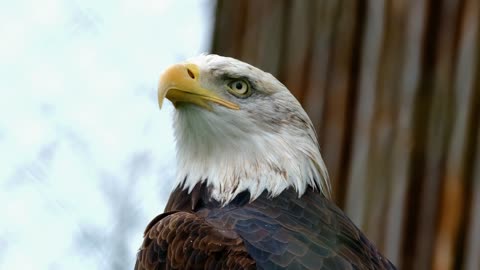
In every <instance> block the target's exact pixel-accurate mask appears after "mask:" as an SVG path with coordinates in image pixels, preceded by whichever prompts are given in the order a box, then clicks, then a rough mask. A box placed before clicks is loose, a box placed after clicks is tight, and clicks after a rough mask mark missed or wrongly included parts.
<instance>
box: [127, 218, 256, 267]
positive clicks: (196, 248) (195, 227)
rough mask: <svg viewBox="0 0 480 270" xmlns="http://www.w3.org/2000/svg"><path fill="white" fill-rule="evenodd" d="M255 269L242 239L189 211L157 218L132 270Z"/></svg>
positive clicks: (146, 235) (146, 231)
mask: <svg viewBox="0 0 480 270" xmlns="http://www.w3.org/2000/svg"><path fill="white" fill-rule="evenodd" d="M160 269H238V270H240V269H256V268H255V262H254V261H253V259H252V258H251V257H250V256H249V255H248V253H247V251H246V249H245V245H244V244H243V240H242V239H241V238H240V237H239V236H238V234H237V233H235V232H234V231H232V230H228V229H223V228H218V227H215V226H212V225H211V224H209V223H208V222H207V221H206V220H205V218H204V217H202V216H199V215H196V214H194V213H189V212H169V213H164V214H161V215H159V216H157V217H156V218H155V219H154V220H152V222H150V224H149V225H148V226H147V229H146V230H145V237H144V242H143V244H142V246H141V248H140V250H139V252H138V254H137V262H136V264H135V270H160Z"/></svg>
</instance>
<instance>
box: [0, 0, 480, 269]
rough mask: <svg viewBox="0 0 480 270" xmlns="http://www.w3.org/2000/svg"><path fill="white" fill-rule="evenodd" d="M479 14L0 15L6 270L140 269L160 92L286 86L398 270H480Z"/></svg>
mask: <svg viewBox="0 0 480 270" xmlns="http://www.w3.org/2000/svg"><path fill="white" fill-rule="evenodd" d="M479 27H480V1H478V0H440V1H435V0H391V1H384V0H358V1H352V0H310V1H308V0H261V1H255V0H248V1H247V0H245V1H228V0H218V1H212V0H202V1H194V0H179V1H174V0H170V1H160V0H156V1H153V0H149V1H133V0H122V1H102V2H98V1H75V0H48V1H41V2H40V1H36V2H35V1H28V0H27V1H25V0H24V1H10V2H6V1H3V2H2V3H0V36H1V37H2V42H1V43H0V57H1V58H0V59H1V61H0V76H1V79H0V112H1V114H0V153H1V154H0V269H132V268H133V264H134V259H135V253H136V249H137V248H138V246H139V245H140V243H141V240H142V239H141V235H142V232H143V229H144V228H145V226H146V224H147V223H148V222H149V221H150V219H151V218H153V217H154V216H155V215H156V214H158V213H160V212H161V211H162V210H163V207H164V205H165V201H166V199H167V197H168V194H169V192H170V189H171V186H172V181H173V178H174V175H175V155H174V153H175V150H174V138H173V134H172V130H171V113H172V106H170V104H169V103H168V104H165V105H166V106H165V109H162V111H158V108H157V104H156V81H157V79H158V75H159V74H160V72H161V71H162V70H163V69H164V68H165V67H166V66H168V65H170V64H172V63H175V62H178V61H182V60H184V59H185V58H188V57H191V56H194V55H197V54H199V53H201V52H213V53H218V54H222V55H226V56H232V57H236V58H239V59H241V60H244V61H247V62H249V63H251V64H253V65H256V66H258V67H260V68H262V69H264V70H265V71H268V72H270V73H272V74H273V75H275V76H276V77H277V78H279V79H280V80H281V81H282V82H283V83H284V84H285V85H286V86H287V87H288V88H289V89H290V90H291V91H292V92H293V93H294V95H295V96H296V97H297V98H298V99H299V100H300V101H301V102H302V103H303V105H304V107H305V109H306V111H307V113H308V114H309V115H310V117H311V119H312V121H313V122H314V124H315V126H316V129H317V132H318V137H319V141H320V145H321V151H322V154H323V157H324V159H325V161H326V163H327V167H328V169H329V172H330V176H331V180H332V183H333V189H334V200H335V201H336V203H337V204H338V205H339V206H340V207H342V208H343V209H344V210H345V212H346V213H347V214H348V215H349V216H350V217H351V218H352V220H353V221H354V222H355V223H356V224H357V225H358V226H359V227H360V228H361V229H362V230H363V231H364V232H365V233H366V234H367V235H368V237H369V238H370V239H371V240H372V241H373V242H375V243H376V245H377V246H378V248H379V249H380V250H381V251H382V252H383V253H384V254H385V255H387V256H388V257H389V258H390V259H391V260H392V262H394V263H395V264H396V265H397V266H398V267H399V269H468V270H478V269H480V66H479V64H480V29H479Z"/></svg>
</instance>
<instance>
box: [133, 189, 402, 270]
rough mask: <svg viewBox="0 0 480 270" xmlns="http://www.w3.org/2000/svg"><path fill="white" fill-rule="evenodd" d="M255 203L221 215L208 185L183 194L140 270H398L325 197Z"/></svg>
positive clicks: (147, 245) (154, 232) (286, 196)
mask: <svg viewBox="0 0 480 270" xmlns="http://www.w3.org/2000/svg"><path fill="white" fill-rule="evenodd" d="M249 199H250V197H249V194H248V192H244V193H241V194H240V195H239V196H238V197H237V198H236V199H235V200H234V201H232V202H231V203H230V204H229V205H227V206H225V207H220V205H219V204H218V203H217V202H215V201H211V200H210V199H209V191H208V189H207V188H206V187H205V185H202V184H198V185H197V186H196V187H195V188H194V189H193V191H192V192H191V193H190V194H188V193H187V192H186V191H183V190H182V189H181V188H177V189H176V190H175V191H174V192H173V193H172V195H171V197H170V200H169V202H168V204H167V207H166V209H165V210H166V213H164V214H161V215H159V216H158V217H157V218H155V219H154V220H153V221H152V222H151V223H150V225H149V226H148V227H147V229H146V232H145V240H144V243H143V245H142V247H141V248H140V251H139V253H138V258H137V263H136V266H135V270H157V269H395V268H394V266H393V265H392V264H391V263H390V262H389V261H388V260H387V259H386V258H384V257H383V256H382V255H381V254H380V253H379V252H378V251H377V250H376V248H375V247H374V246H373V245H372V244H371V243H370V242H369V241H368V240H367V239H366V238H365V237H364V235H363V234H362V233H361V232H360V231H359V230H358V229H357V227H356V226H355V225H354V224H353V223H352V222H351V221H350V220H349V219H348V218H347V217H346V216H345V215H344V213H343V212H342V211H341V210H340V209H338V208H337V207H336V206H335V205H334V204H333V203H331V202H330V201H329V200H328V199H326V198H325V197H324V196H323V195H321V193H318V192H315V191H313V190H311V189H310V190H308V191H307V192H306V193H305V194H304V195H303V196H302V197H301V198H298V196H297V194H296V192H295V191H293V190H291V189H289V190H286V191H284V193H282V194H281V195H280V196H277V197H275V198H269V197H268V195H267V194H266V193H264V194H262V195H261V196H260V197H259V198H258V199H256V200H255V201H253V202H249Z"/></svg>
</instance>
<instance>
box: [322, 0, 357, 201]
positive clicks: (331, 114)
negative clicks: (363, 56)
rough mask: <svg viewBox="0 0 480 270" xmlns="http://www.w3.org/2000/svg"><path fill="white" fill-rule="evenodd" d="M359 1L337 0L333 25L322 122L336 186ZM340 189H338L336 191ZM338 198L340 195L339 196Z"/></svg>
mask: <svg viewBox="0 0 480 270" xmlns="http://www.w3.org/2000/svg"><path fill="white" fill-rule="evenodd" d="M358 3H359V2H358V1H349V0H346V1H338V5H339V6H338V18H337V19H336V21H335V24H334V25H332V26H333V33H334V34H333V35H332V46H331V52H330V64H329V67H328V68H329V70H328V71H327V77H326V79H327V91H326V95H325V96H324V106H325V108H324V109H325V111H324V118H323V121H322V124H321V133H322V137H321V140H320V144H321V145H322V149H323V151H322V153H323V157H324V160H325V163H326V164H327V167H328V172H329V174H330V178H331V180H332V184H333V187H334V189H339V187H338V186H336V184H337V183H338V181H339V177H340V175H341V174H342V170H343V168H342V167H341V166H342V165H343V164H342V163H343V162H342V161H343V159H344V158H345V157H344V155H345V153H344V148H345V147H346V144H345V141H346V136H349V134H346V130H347V127H348V126H349V125H350V123H347V120H348V115H349V113H350V111H349V110H350V106H351V104H350V99H349V97H350V95H351V94H352V93H351V89H352V88H353V87H352V81H351V80H352V76H351V72H352V69H351V65H352V57H353V50H354V49H353V48H354V39H355V30H356V23H355V22H357V8H358ZM337 193H338V192H337ZM337 198H338V196H337Z"/></svg>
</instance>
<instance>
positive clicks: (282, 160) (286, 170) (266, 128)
mask: <svg viewBox="0 0 480 270" xmlns="http://www.w3.org/2000/svg"><path fill="white" fill-rule="evenodd" d="M188 62H189V63H193V64H196V65H197V66H198V67H199V70H200V74H199V82H200V84H201V85H202V87H204V88H206V89H208V90H211V91H213V92H215V93H216V94H217V95H219V96H220V97H222V98H224V99H226V100H229V101H232V102H234V103H236V104H238V105H239V106H240V109H239V110H232V109H229V108H226V107H224V106H221V105H218V104H211V105H212V110H211V111H209V110H207V109H205V108H202V107H199V106H197V105H194V104H182V106H178V107H177V110H175V119H174V130H175V136H176V144H177V158H178V172H177V185H176V186H179V185H181V186H183V187H184V188H185V189H189V191H191V190H192V189H193V187H194V186H195V185H196V184H198V183H199V182H205V181H206V182H207V185H208V186H209V187H210V190H211V195H212V197H213V198H214V199H216V200H217V201H219V202H221V203H222V204H226V203H228V202H230V201H231V200H232V199H233V198H235V196H236V195H238V194H239V193H240V192H242V191H246V190H248V191H249V192H250V195H251V200H254V199H256V198H257V197H258V196H259V195H260V194H261V193H262V192H264V191H267V192H268V193H269V195H270V196H272V197H274V196H277V195H279V194H280V193H281V192H282V191H283V190H285V189H287V188H294V189H295V190H296V191H297V192H298V195H299V196H301V195H302V194H303V193H304V192H305V190H306V189H307V187H308V186H311V187H313V188H314V189H320V191H321V192H322V193H323V194H324V195H325V196H327V197H328V196H329V193H330V185H329V180H328V174H327V170H326V167H325V164H324V162H323V160H322V157H321V155H320V152H319V148H318V143H317V139H316V135H315V131H314V128H313V125H312V123H311V121H310V119H309V118H308V116H307V114H306V113H305V111H304V110H303V108H302V106H301V105H300V103H299V102H298V101H297V100H296V99H295V97H294V96H293V95H292V94H291V93H290V91H288V89H287V88H286V87H285V86H284V85H283V84H281V83H280V82H279V81H278V80H277V79H275V77H273V76H272V75H271V74H269V73H266V72H263V71H262V70H260V69H257V68H255V67H253V66H251V65H249V64H246V63H244V62H241V61H239V60H236V59H233V58H227V57H221V56H218V55H201V56H198V57H196V58H193V59H190V60H189V61H188ZM238 78H241V79H244V80H247V81H248V82H249V84H250V86H251V90H252V95H251V96H249V97H247V98H238V97H236V96H234V95H232V94H230V93H229V92H228V91H225V89H226V81H228V80H229V79H238Z"/></svg>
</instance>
